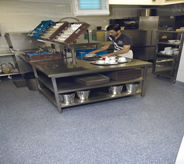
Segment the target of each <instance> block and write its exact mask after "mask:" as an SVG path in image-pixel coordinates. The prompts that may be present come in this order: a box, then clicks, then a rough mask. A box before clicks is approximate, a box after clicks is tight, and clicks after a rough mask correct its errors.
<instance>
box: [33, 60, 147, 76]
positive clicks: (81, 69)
mask: <svg viewBox="0 0 184 164" xmlns="http://www.w3.org/2000/svg"><path fill="white" fill-rule="evenodd" d="M31 65H32V66H33V67H35V68H36V69H38V70H40V71H41V72H43V73H45V74H46V75H47V76H48V77H55V78H58V77H67V76H75V75H82V74H90V73H99V72H108V71H113V70H122V69H131V68H136V67H145V66H149V65H151V63H150V62H145V61H141V60H136V59H132V60H131V62H128V63H123V64H117V65H110V66H98V65H93V64H90V61H86V60H79V59H76V60H75V61H72V60H71V59H61V60H51V61H40V62H31Z"/></svg>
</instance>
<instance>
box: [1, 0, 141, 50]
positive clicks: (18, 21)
mask: <svg viewBox="0 0 184 164" xmlns="http://www.w3.org/2000/svg"><path fill="white" fill-rule="evenodd" d="M138 9H140V7H135V6H129V7H127V6H124V7H123V6H110V12H111V13H110V15H109V16H98V17H96V16H91V17H77V18H78V19H79V20H80V21H81V22H82V21H84V22H87V23H89V24H91V27H90V28H91V29H95V30H96V27H97V26H102V25H107V24H109V19H112V18H127V17H137V10H138ZM64 17H73V14H72V12H71V8H70V0H0V31H1V34H2V36H1V37H0V50H4V49H8V46H7V43H6V41H5V39H4V33H5V32H20V31H30V30H33V29H34V28H35V27H36V26H37V25H38V24H39V23H40V22H41V21H42V20H53V21H59V20H60V19H61V18H64ZM65 20H66V21H75V20H72V19H70V20H67V19H65Z"/></svg>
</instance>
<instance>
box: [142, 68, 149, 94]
mask: <svg viewBox="0 0 184 164" xmlns="http://www.w3.org/2000/svg"><path fill="white" fill-rule="evenodd" d="M147 69H148V66H145V67H143V81H142V93H141V96H142V97H144V96H145V87H146V86H145V84H146V76H147Z"/></svg>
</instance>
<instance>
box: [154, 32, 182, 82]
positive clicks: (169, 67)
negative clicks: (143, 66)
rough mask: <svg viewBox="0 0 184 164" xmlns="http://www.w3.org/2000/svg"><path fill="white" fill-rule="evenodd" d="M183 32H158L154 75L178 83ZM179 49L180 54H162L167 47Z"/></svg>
mask: <svg viewBox="0 0 184 164" xmlns="http://www.w3.org/2000/svg"><path fill="white" fill-rule="evenodd" d="M183 39H184V38H183V32H177V31H157V45H156V52H155V56H154V63H153V74H155V75H157V76H163V77H167V78H170V80H171V81H172V82H175V81H176V76H177V72H178V67H179V62H180V57H181V51H182V46H183ZM168 40H179V41H180V43H178V44H176V43H170V42H168ZM167 46H170V47H172V48H178V51H179V53H178V54H176V55H174V54H172V55H168V54H162V53H160V51H162V50H163V49H164V48H165V47H167Z"/></svg>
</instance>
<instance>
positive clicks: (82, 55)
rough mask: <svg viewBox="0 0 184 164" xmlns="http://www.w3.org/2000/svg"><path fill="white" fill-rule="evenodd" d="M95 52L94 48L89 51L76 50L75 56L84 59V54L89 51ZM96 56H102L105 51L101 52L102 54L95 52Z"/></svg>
mask: <svg viewBox="0 0 184 164" xmlns="http://www.w3.org/2000/svg"><path fill="white" fill-rule="evenodd" d="M94 50H96V49H95V48H90V49H79V50H76V56H79V57H84V56H85V55H86V54H88V53H89V52H91V51H94ZM96 54H97V55H103V54H107V51H102V52H97V53H96Z"/></svg>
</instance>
